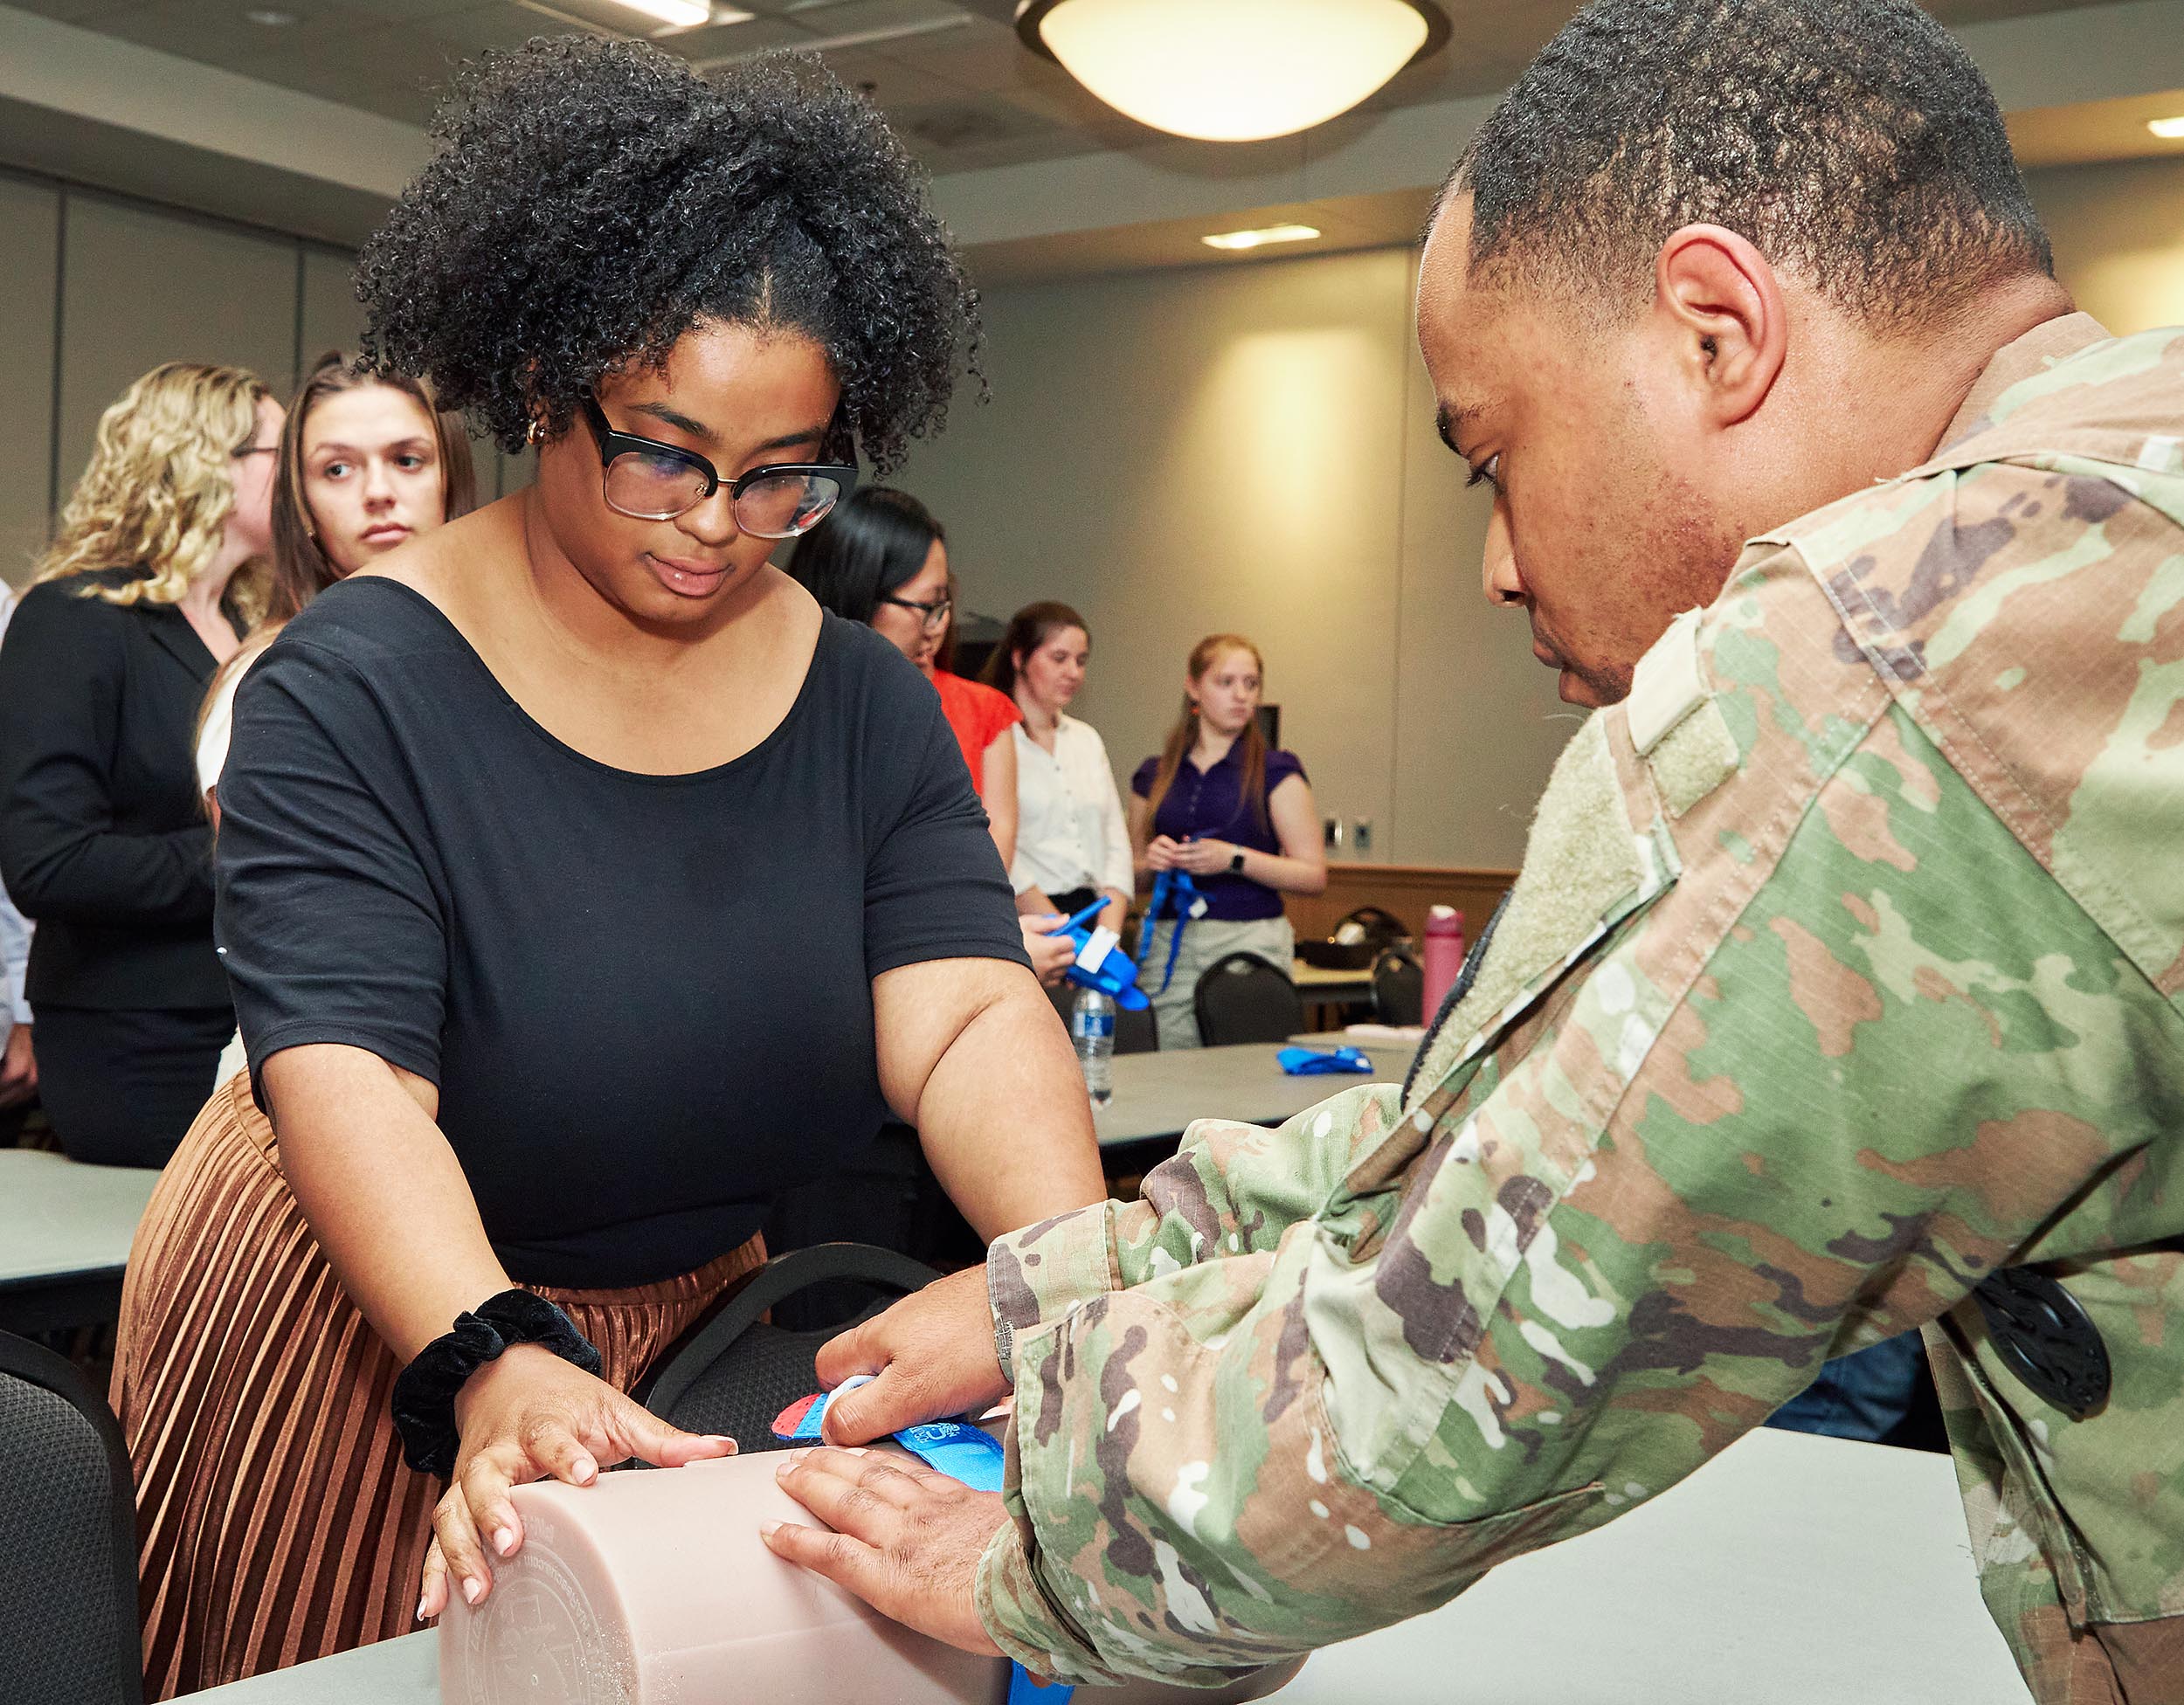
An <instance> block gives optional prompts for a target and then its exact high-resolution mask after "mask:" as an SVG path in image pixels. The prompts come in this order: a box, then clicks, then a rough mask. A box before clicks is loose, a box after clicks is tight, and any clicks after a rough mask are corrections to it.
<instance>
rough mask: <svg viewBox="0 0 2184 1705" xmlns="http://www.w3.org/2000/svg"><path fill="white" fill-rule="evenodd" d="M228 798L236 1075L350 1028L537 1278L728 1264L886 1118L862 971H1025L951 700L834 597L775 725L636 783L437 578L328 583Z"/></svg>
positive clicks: (512, 1265) (495, 1230)
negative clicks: (240, 1056)
mask: <svg viewBox="0 0 2184 1705" xmlns="http://www.w3.org/2000/svg"><path fill="white" fill-rule="evenodd" d="M220 805H221V813H222V816H221V828H220V836H219V842H218V940H219V942H220V952H221V954H222V955H223V956H224V960H225V964H226V966H227V971H228V976H229V978H230V980H231V982H232V984H233V986H234V991H235V1005H236V1011H237V1014H238V1017H239V1018H240V1020H241V1024H242V1031H243V1039H244V1042H245V1046H246V1047H247V1048H248V1050H249V1053H250V1058H251V1061H252V1066H253V1069H254V1070H255V1069H257V1068H262V1067H263V1066H264V1064H265V1062H266V1060H268V1059H269V1058H271V1057H272V1056H273V1054H274V1053H278V1052H279V1051H280V1050H281V1049H282V1048H287V1047H294V1046H298V1045H300V1044H303V1043H309V1042H341V1043H348V1044H349V1045H351V1046H356V1047H360V1048H366V1049H369V1050H370V1052H372V1053H376V1054H377V1055H379V1056H380V1057H381V1058H382V1059H384V1060H389V1061H391V1062H392V1063H393V1064H394V1065H397V1066H402V1067H404V1069H406V1070H409V1071H411V1072H415V1073H418V1075H419V1076H421V1077H425V1078H427V1079H430V1080H432V1081H433V1082H434V1083H436V1084H438V1085H439V1125H440V1129H442V1130H443V1131H445V1132H446V1136H447V1140H448V1142H449V1143H450V1144H451V1145H452V1146H453V1149H454V1151H455V1154H456V1156H457V1157H458V1158H459V1159H460V1162H461V1163H462V1168H463V1171H464V1174H465V1175H466V1177H467V1178H468V1179H469V1182H470V1187H471V1189H472V1191H473V1192H474V1194H475V1195H476V1198H477V1202H478V1207H479V1211H480V1214H481V1215H482V1216H483V1218H484V1221H485V1227H486V1232H487V1236H489V1237H490V1238H491V1239H492V1240H493V1245H494V1249H495V1250H496V1251H497V1252H498V1253H499V1254H500V1256H501V1260H502V1261H503V1262H504V1263H505V1264H506V1266H507V1267H508V1272H509V1274H510V1275H511V1276H512V1277H514V1278H515V1279H518V1280H524V1281H528V1282H530V1283H534V1284H547V1285H556V1286H575V1287H589V1286H623V1285H633V1284H642V1283H647V1282H650V1281H653V1280H660V1279H663V1278H667V1277H669V1276H672V1275H674V1274H680V1273H685V1272H688V1271H689V1270H691V1269H692V1268H695V1267H702V1266H703V1265H704V1264H705V1263H706V1262H708V1261H709V1260H714V1259H715V1257H717V1256H720V1255H722V1254H724V1253H727V1252H728V1251H729V1249H731V1248H733V1247H734V1246H736V1244H738V1243H740V1242H742V1241H743V1239H746V1238H748V1237H750V1235H751V1234H752V1233H753V1232H756V1231H757V1229H758V1226H759V1224H760V1222H761V1221H762V1220H763V1219H764V1216H765V1212H766V1208H767V1204H768V1201H769V1198H771V1197H772V1196H773V1195H774V1194H775V1193H776V1192H777V1191H780V1190H781V1189H783V1188H784V1187H785V1186H787V1185H789V1184H797V1183H801V1182H805V1181H808V1180H809V1179H811V1178H812V1177H815V1176H817V1175H819V1174H820V1173H823V1172H824V1171H825V1170H826V1169H827V1167H828V1166H829V1165H830V1164H832V1163H837V1162H839V1161H841V1160H844V1159H847V1158H848V1157H850V1156H853V1155H854V1154H855V1153H857V1152H858V1151H860V1149H862V1148H863V1147H864V1145H865V1144H867V1142H869V1141H870V1140H871V1138H872V1136H873V1135H874V1132H875V1131H876V1130H877V1129H879V1127H880V1124H881V1122H882V1121H883V1119H885V1117H886V1116H887V1108H886V1105H885V1103H884V1101H882V1099H881V1093H880V1086H879V1080H878V1075H877V1070H876V1066H875V1063H874V1042H873V1017H872V991H871V979H872V978H873V977H876V976H878V975H879V974H880V973H881V972H882V971H886V970H893V969H895V967H898V966H902V965H908V964H913V963H918V962H921V961H923V960H929V959H943V958H970V957H975V958H993V959H1011V960H1015V961H1017V962H1018V963H1023V962H1024V953H1023V947H1022V942H1021V936H1020V935H1019V930H1018V928H1017V924H1016V922H1015V908H1014V902H1013V896H1012V895H1011V893H1010V890H1009V886H1008V880H1007V878H1006V875H1005V874H1004V873H1003V872H1002V869H1001V865H1000V860H999V857H998V856H997V855H996V853H995V851H994V846H993V842H992V838H991V836H990V835H989V834H988V833H987V831H986V823H985V813H984V812H983V811H981V809H980V807H979V804H978V798H977V796H976V795H974V794H973V793H972V792H971V777H970V776H969V774H968V773H967V772H966V770H964V762H963V757H962V755H961V754H960V753H959V752H958V751H957V748H956V740H955V736H954V735H952V734H950V732H949V728H948V724H947V722H946V721H945V720H943V717H942V715H941V708H940V700H939V698H938V696H937V695H936V694H935V693H934V692H933V689H932V687H930V685H929V684H928V683H927V682H926V681H925V680H924V679H923V677H922V676H920V675H919V674H918V673H917V671H916V669H914V668H913V667H912V666H910V664H909V661H908V660H907V659H904V658H903V657H902V655H901V654H900V653H899V652H896V651H895V648H894V647H893V646H891V645H888V642H887V641H886V640H884V639H881V638H880V636H879V635H877V634H875V633H874V632H872V631H871V630H870V629H869V628H867V627H864V626H862V625H858V624H855V623H851V622H847V621H843V620H841V619H840V618H836V617H833V616H829V617H827V618H826V620H825V623H824V625H823V626H822V628H821V630H820V632H819V644H818V647H817V650H816V652H814V654H813V656H812V663H811V667H810V670H809V672H808V673H807V674H806V675H805V680H804V685H803V687H802V688H801V690H800V691H799V693H798V696H797V699H796V701H795V704H794V705H793V706H792V708H791V709H790V711H789V714H787V716H786V717H784V719H783V720H782V722H781V724H780V726H779V727H778V728H776V729H775V730H774V731H773V732H772V733H771V735H768V736H767V737H766V738H765V739H764V740H763V741H761V742H759V743H758V744H757V746H756V747H754V748H753V749H751V750H750V751H749V752H747V753H745V754H744V755H743V756H741V757H739V758H736V760H734V761H733V762H732V763H725V764H722V765H720V766H719V767H717V768H715V769H711V770H701V771H697V772H695V773H693V774H689V775H682V776H647V775H640V774H636V773H633V772H631V771H627V770H615V769H612V768H610V767H609V766H607V765H605V764H603V763H597V762H595V761H594V760H592V759H591V758H588V757H585V756H584V755H583V754H581V753H579V752H577V751H575V750H573V749H571V748H570V747H568V746H566V745H563V743H562V742H560V741H558V740H556V738H554V736H553V735H549V734H548V733H547V732H546V730H545V729H544V728H541V727H540V726H539V725H538V724H537V723H536V722H535V721H532V720H531V718H530V717H529V715H528V714H525V712H524V711H523V710H522V708H520V707H518V706H517V705H516V703H515V701H513V700H512V699H510V698H509V697H508V694H507V693H506V692H505V691H504V690H503V689H502V688H501V685H500V683H499V681H498V680H495V679H494V675H493V674H492V673H491V672H490V671H489V670H488V669H487V667H486V666H485V663H484V660H483V659H480V657H479V655H478V654H477V653H476V652H474V651H473V650H472V649H471V647H470V645H469V644H468V642H467V640H465V639H463V638H462V636H461V634H460V632H457V631H456V629H455V627H454V626H453V624H451V623H450V622H449V621H448V620H447V618H446V617H445V616H443V615H442V614H441V613H440V611H439V609H438V608H437V607H436V606H434V605H433V604H432V603H431V602H430V601H429V600H428V599H426V598H425V597H422V596H420V595H419V594H418V593H417V592H415V591H412V590H410V589H409V588H408V587H405V586H403V585H401V584H400V583H397V582H394V581H390V580H385V579H381V578H377V577H371V578H366V579H363V580H353V581H349V582H345V583H342V584H341V585H338V586H335V587H334V588H332V589H331V590H328V592H326V593H325V594H323V595H322V596H321V597H319V598H318V599H317V600H316V602H314V604H312V605H311V607H310V608H309V609H308V610H307V611H304V613H303V614H302V615H301V616H300V617H298V618H296V619H295V620H294V622H292V623H291V624H290V625H288V627H287V630H286V631H285V632H283V633H282V634H281V636H280V639H279V640H278V641H276V642H275V644H274V645H273V647H272V648H271V649H270V650H269V651H268V652H266V655H265V657H264V658H263V659H260V660H259V663H258V664H257V666H255V667H254V668H252V670H251V672H250V673H249V674H248V675H247V676H246V677H245V680H244V681H243V685H242V687H241V689H240V691H239V693H238V695H237V704H236V717H235V739H234V746H233V749H232V754H231V756H230V757H229V760H228V763H227V767H226V769H225V771H224V772H223V774H222V776H221V778H220Z"/></svg>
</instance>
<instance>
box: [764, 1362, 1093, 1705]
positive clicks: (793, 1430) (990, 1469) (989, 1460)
mask: <svg viewBox="0 0 2184 1705" xmlns="http://www.w3.org/2000/svg"><path fill="white" fill-rule="evenodd" d="M870 1377H871V1376H869V1375H867V1374H854V1375H852V1376H851V1377H849V1378H847V1379H845V1380H844V1381H842V1383H841V1384H840V1385H838V1386H836V1387H835V1388H834V1390H833V1391H821V1392H820V1393H819V1395H818V1396H817V1397H812V1398H803V1399H802V1400H800V1401H799V1402H797V1403H792V1404H791V1405H789V1406H788V1407H787V1408H786V1409H784V1410H783V1411H782V1412H780V1414H778V1415H777V1416H776V1417H775V1418H774V1423H773V1435H774V1437H775V1438H777V1439H787V1440H788V1441H789V1442H790V1443H791V1444H797V1445H817V1444H819V1443H821V1442H823V1441H822V1440H821V1439H820V1437H819V1424H820V1423H821V1422H822V1421H824V1420H825V1419H826V1405H827V1402H828V1399H830V1398H833V1397H835V1396H837V1395H838V1394H840V1392H843V1391H852V1390H854V1388H855V1387H857V1386H859V1385H862V1384H866V1383H867V1381H868V1380H869V1378H870ZM895 1443H896V1444H898V1445H900V1446H902V1448H903V1449H904V1450H906V1451H908V1452H909V1453H910V1454H911V1455H912V1456H914V1457H916V1458H917V1459H918V1460H919V1461H921V1462H923V1463H924V1464H925V1466H926V1467H929V1468H937V1469H939V1470H940V1472H941V1473H942V1474H946V1475H948V1476H949V1477H950V1479H951V1480H959V1481H962V1482H963V1483H964V1485H965V1486H967V1487H969V1488H971V1490H972V1491H973V1492H999V1490H1000V1489H1001V1468H1002V1465H1003V1463H1004V1462H1005V1461H1006V1460H1007V1453H1006V1451H1004V1450H1003V1449H1002V1446H1001V1441H1000V1440H999V1439H996V1438H995V1437H994V1436H993V1435H992V1433H990V1432H987V1431H986V1430H985V1428H984V1427H978V1426H972V1425H970V1423H968V1422H967V1421H928V1422H926V1423H925V1424H924V1425H923V1426H906V1427H904V1428H902V1430H901V1431H900V1432H897V1433H896V1434H895ZM1075 1691H1076V1690H1075V1688H1068V1687H1064V1686H1062V1685H1061V1683H1059V1682H1054V1683H1052V1684H1046V1685H1042V1684H1041V1683H1040V1682H1039V1681H1035V1680H1033V1676H1032V1674H1031V1672H1030V1671H1029V1670H1027V1669H1026V1668H1025V1667H1024V1666H1023V1665H1021V1664H1011V1665H1010V1666H1009V1705H1068V1701H1069V1695H1071V1694H1072V1693H1074V1692H1075Z"/></svg>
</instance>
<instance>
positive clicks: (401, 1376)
mask: <svg viewBox="0 0 2184 1705" xmlns="http://www.w3.org/2000/svg"><path fill="white" fill-rule="evenodd" d="M511 1344H537V1345H539V1346H540V1347H541V1348H542V1349H545V1350H552V1351H553V1352H554V1354H555V1355H556V1356H560V1357H561V1359H562V1360H563V1361H564V1362H573V1363H575V1364H576V1365H577V1366H578V1367H580V1368H582V1369H583V1370H584V1371H585V1372H586V1373H588V1374H594V1375H596V1374H597V1373H598V1371H599V1370H600V1368H601V1367H602V1366H603V1365H604V1364H603V1363H601V1361H600V1359H599V1352H598V1350H597V1349H596V1348H595V1347H594V1346H593V1345H592V1343H591V1340H590V1339H588V1338H586V1337H585V1336H584V1334H583V1333H581V1332H579V1331H577V1329H576V1327H575V1325H574V1324H573V1323H572V1322H570V1318H569V1316H568V1315H564V1314H563V1313H562V1311H561V1310H560V1309H558V1308H556V1307H554V1305H553V1304H552V1303H550V1302H549V1301H547V1300H546V1299H545V1298H544V1297H543V1296H536V1295H533V1294H531V1293H530V1292H529V1291H522V1290H513V1291H502V1292H501V1294H500V1295H498V1296H495V1297H489V1298H487V1300H486V1301H483V1302H480V1304H479V1305H478V1307H477V1308H476V1309H475V1310H474V1311H473V1312H472V1313H468V1314H461V1315H456V1316H455V1329H454V1330H453V1332H450V1333H449V1334H447V1336H445V1337H442V1338H435V1339H433V1340H432V1343H429V1344H427V1345H425V1348H424V1349H423V1350H419V1351H418V1353H417V1359H416V1360H415V1361H413V1362H411V1363H410V1365H409V1366H408V1367H406V1368H404V1369H403V1370H402V1371H401V1372H400V1373H398V1374H397V1375H396V1376H395V1381H394V1398H393V1400H392V1402H391V1404H390V1405H389V1406H390V1408H391V1409H392V1410H393V1412H394V1430H395V1432H397V1433H398V1434H400V1435H401V1439H402V1460H404V1462H406V1463H408V1464H409V1465H410V1467H411V1468H413V1469H415V1470H416V1471H417V1472H418V1474H439V1475H440V1476H442V1477H443V1478H445V1477H446V1476H447V1475H450V1474H453V1473H454V1472H455V1453H456V1451H457V1449H458V1448H459V1447H460V1446H461V1443H462V1435H461V1433H460V1432H459V1431H458V1430H457V1428H456V1425H455V1393H456V1392H458V1391H461V1390H462V1388H463V1384H464V1382H465V1381H466V1380H467V1379H468V1378H469V1377H470V1376H471V1375H472V1374H473V1373H475V1372H477V1371H478V1370H479V1369H480V1368H482V1367H483V1366H485V1364H486V1363H488V1362H490V1361H492V1360H493V1359H494V1357H495V1356H499V1355H500V1354H501V1351H502V1350H506V1349H508V1346H509V1345H511Z"/></svg>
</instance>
